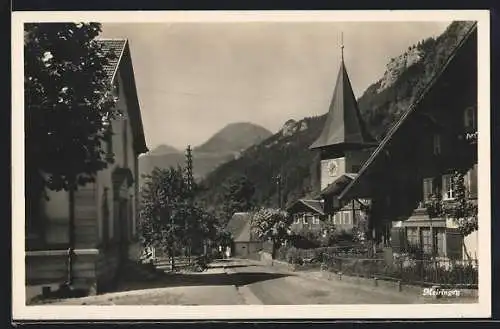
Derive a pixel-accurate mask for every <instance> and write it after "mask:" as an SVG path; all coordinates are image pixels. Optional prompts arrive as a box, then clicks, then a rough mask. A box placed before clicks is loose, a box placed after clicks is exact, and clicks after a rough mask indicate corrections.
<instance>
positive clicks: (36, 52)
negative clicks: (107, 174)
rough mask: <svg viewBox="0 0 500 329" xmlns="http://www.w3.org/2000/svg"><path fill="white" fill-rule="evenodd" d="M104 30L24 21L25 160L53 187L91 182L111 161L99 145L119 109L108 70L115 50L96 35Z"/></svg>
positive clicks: (54, 188)
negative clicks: (105, 46) (108, 49)
mask: <svg viewBox="0 0 500 329" xmlns="http://www.w3.org/2000/svg"><path fill="white" fill-rule="evenodd" d="M100 31H101V26H100V24H98V23H88V24H83V23H80V24H74V23H42V24H26V28H25V43H24V70H25V80H24V86H25V118H26V120H25V122H26V163H27V169H28V171H29V174H31V175H32V176H33V175H37V174H38V173H40V172H42V173H44V175H43V176H41V177H42V178H41V179H42V183H43V185H44V186H46V187H48V188H49V189H52V190H61V189H65V190H69V189H70V187H72V186H70V185H74V184H75V183H78V184H85V183H87V182H89V181H92V180H93V179H94V176H95V173H96V172H97V171H99V170H101V169H103V168H105V167H106V166H107V165H108V161H109V159H108V158H107V157H106V156H105V152H104V151H103V150H102V148H101V145H102V143H103V142H104V141H106V139H107V138H108V137H109V129H108V127H109V122H110V120H112V119H113V118H115V117H116V116H117V115H118V114H119V111H118V110H117V109H116V108H115V107H114V105H115V102H116V98H115V96H114V95H113V90H112V86H111V84H110V80H109V77H108V76H107V74H106V71H105V66H106V65H107V64H108V63H109V60H110V59H112V58H113V56H114V55H113V54H110V53H105V52H103V50H102V49H101V46H100V44H99V43H98V42H96V41H95V40H94V39H95V37H97V36H98V34H99V33H100ZM75 176H77V177H76V178H77V181H76V182H75Z"/></svg>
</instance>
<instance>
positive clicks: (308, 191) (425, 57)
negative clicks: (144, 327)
mask: <svg viewBox="0 0 500 329" xmlns="http://www.w3.org/2000/svg"><path fill="white" fill-rule="evenodd" d="M471 24H472V22H453V23H452V24H451V25H449V26H448V28H447V29H446V30H445V31H444V32H443V33H442V34H441V35H440V36H439V37H437V38H427V39H425V40H422V41H421V42H419V43H418V44H416V45H411V46H410V47H408V49H407V50H405V51H404V52H403V53H402V54H401V55H400V56H398V57H396V58H393V59H392V60H391V61H390V62H389V63H388V64H387V69H386V72H385V74H384V75H383V77H381V78H380V79H379V80H378V81H376V82H375V83H373V84H372V85H371V86H370V87H368V88H367V90H366V91H365V92H364V93H363V95H362V96H361V97H360V98H359V99H358V106H359V109H360V112H361V115H362V116H363V118H364V120H365V122H366V124H367V128H368V129H369V131H370V132H371V133H372V135H374V136H375V137H376V138H377V139H378V140H381V139H382V138H383V137H384V135H385V134H386V132H387V130H388V129H389V127H391V126H392V125H393V124H394V123H395V121H396V120H398V119H399V117H400V115H401V114H402V113H403V112H404V111H405V110H406V109H407V108H408V106H409V105H410V104H411V103H412V102H413V101H414V99H415V98H416V97H417V95H418V94H419V93H420V91H421V90H422V89H423V87H424V86H425V85H426V84H427V83H428V82H429V80H430V79H431V77H432V76H433V74H434V73H435V72H437V70H438V69H439V68H440V67H441V66H442V65H443V64H444V62H445V61H446V59H447V58H448V56H449V55H450V54H451V52H452V51H453V49H454V47H455V46H456V45H457V44H458V43H459V42H460V40H461V39H462V38H463V36H464V34H465V33H466V32H467V31H468V30H469V28H470V26H471ZM331 87H332V90H333V88H334V86H331ZM325 110H326V109H325ZM325 118H326V115H322V116H318V117H309V118H304V119H302V120H300V121H294V120H289V121H287V122H286V123H285V124H284V126H283V128H282V129H281V130H280V131H279V132H278V133H276V134H275V135H273V136H271V137H270V138H268V139H266V140H265V141H263V142H262V143H260V144H256V145H254V146H252V147H250V148H248V149H247V150H246V151H245V152H243V153H242V155H241V157H239V158H238V159H234V160H232V161H229V162H226V163H224V164H222V165H221V166H219V167H218V168H217V169H216V170H214V171H212V172H211V173H210V174H209V175H208V176H207V177H206V178H205V179H204V180H203V181H202V182H201V185H202V187H203V192H202V193H200V195H199V200H200V201H202V202H204V203H205V204H206V205H207V206H208V207H210V208H216V209H217V208H218V207H219V206H220V204H222V202H223V199H224V197H223V195H224V188H225V187H224V186H225V185H226V184H227V183H228V181H229V180H230V179H231V178H232V177H237V176H241V175H245V176H246V177H247V178H248V180H250V181H251V182H252V183H253V184H254V185H255V193H254V196H253V201H254V202H255V203H257V204H259V205H263V206H277V205H278V190H277V184H276V180H275V179H274V177H276V176H277V175H278V174H279V175H280V176H281V177H282V179H281V180H282V188H281V191H282V195H283V201H284V203H290V202H293V201H295V200H296V199H298V198H302V197H308V196H311V195H314V194H317V193H318V192H319V188H320V187H319V185H320V184H319V179H320V176H319V154H318V152H314V151H311V150H309V146H310V145H311V144H312V143H313V142H314V140H316V138H317V137H318V136H319V134H320V133H321V131H322V129H323V124H324V121H325Z"/></svg>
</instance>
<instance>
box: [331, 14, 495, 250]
mask: <svg viewBox="0 0 500 329" xmlns="http://www.w3.org/2000/svg"><path fill="white" fill-rule="evenodd" d="M476 63H477V29H476V24H475V23H471V26H470V29H469V30H468V31H467V33H466V34H465V36H464V37H463V38H462V39H461V40H460V41H459V42H458V44H457V45H456V46H455V47H454V49H453V50H452V52H451V55H450V56H449V57H448V58H446V59H445V60H444V62H443V65H442V68H441V69H440V70H438V72H437V73H436V74H435V76H434V77H433V78H432V79H431V80H430V82H429V83H428V85H427V86H426V87H425V88H424V89H423V91H422V92H421V94H420V95H418V97H417V98H416V100H415V101H414V103H413V104H412V105H411V106H410V107H409V108H408V110H407V111H406V112H404V113H403V115H402V116H401V118H400V119H399V120H398V121H397V122H396V124H395V125H394V126H393V127H392V128H391V129H390V130H389V131H388V133H387V134H386V136H385V137H384V139H383V140H382V141H381V143H380V145H379V146H378V148H377V149H376V150H375V151H374V152H373V154H372V155H371V156H370V158H369V159H368V160H367V161H366V163H365V164H364V165H363V167H362V168H361V170H360V171H359V173H358V175H357V176H356V177H354V179H352V180H351V181H350V182H349V184H348V185H347V186H346V187H345V188H344V190H343V191H342V193H341V195H340V199H341V200H350V199H353V198H367V199H370V200H371V215H370V216H371V222H372V223H373V229H374V231H375V234H376V239H377V241H378V242H380V243H383V244H384V245H386V246H392V248H393V251H394V252H401V251H404V248H405V246H408V245H410V244H413V245H418V246H420V247H421V248H422V249H423V252H424V253H427V254H433V255H435V256H438V257H444V258H448V259H449V258H453V259H461V258H475V259H477V247H478V236H477V231H476V232H473V233H472V234H470V235H467V236H466V237H463V236H462V235H461V234H460V233H459V232H458V230H457V224H456V223H454V222H453V221H452V220H451V219H450V218H446V217H437V218H434V217H435V216H431V214H429V211H428V210H429V208H428V206H427V205H428V204H429V203H428V201H429V199H430V198H431V196H432V195H436V196H438V197H440V198H441V199H442V200H443V201H444V202H445V203H453V201H454V198H455V196H454V195H453V188H452V183H451V178H452V173H453V172H454V170H460V171H462V172H465V173H466V175H465V185H466V187H467V192H468V198H469V200H470V202H476V204H477V196H478V190H477V170H478V167H477V166H478V158H477V155H478V149H477V97H478V95H477V92H478V85H477V65H476ZM485 110H486V109H485Z"/></svg>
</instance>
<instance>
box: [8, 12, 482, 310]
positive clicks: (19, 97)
mask: <svg viewBox="0 0 500 329" xmlns="http://www.w3.org/2000/svg"><path fill="white" fill-rule="evenodd" d="M451 20H474V21H477V22H478V48H479V49H478V50H479V51H478V74H479V76H478V90H479V94H478V95H479V96H478V97H479V100H478V108H479V120H478V122H479V144H478V145H479V154H478V159H479V160H478V167H479V173H481V174H480V175H478V176H479V186H480V191H479V221H480V223H479V232H478V234H479V241H481V243H480V245H479V257H478V258H479V302H478V303H477V304H440V305H439V306H438V307H436V305H432V304H408V305H394V304H386V305H286V306H273V305H265V306H264V305H234V306H141V307H138V306H90V305H89V306H87V305H86V306H51V305H50V306H49V305H44V306H26V305H25V286H24V282H25V263H24V253H25V252H24V218H25V214H24V143H23V141H24V118H23V113H24V111H23V110H22V109H23V106H24V105H23V103H24V99H23V76H24V73H23V42H22V40H23V23H25V22H55V21H94V22H101V23H112V22H114V23H119V22H121V23H142V22H148V23H151V22H162V23H165V22H204V23H206V22H214V23H215V22H243V21H245V22H258V21H262V22H263V21H279V22H320V21H321V22H339V21H342V22H361V21H363V22H375V21H406V22H417V21H451ZM489 24H490V22H489V11H487V10H472V11H470V10H441V11H439V10H432V11H427V10H415V11H390V10H384V11H382V10H381V11H366V10H364V11H271V12H270V11H267V12H265V11H245V12H237V11H206V12H202V11H189V12H188V11H176V12H173V11H170V12H168V11H164V12H146V11H128V12H125V11H114V12H83V11H82V12H14V13H13V14H12V41H11V42H12V109H13V110H12V161H13V165H12V202H13V207H12V218H13V220H12V265H13V266H12V268H13V271H12V279H13V281H12V292H13V296H12V302H13V304H12V306H13V307H12V310H13V314H12V315H13V319H15V320H23V319H24V320H76V319H88V320H98V319H99V320H101V319H109V320H113V319H116V320H132V319H141V320H146V319H155V320H159V319H176V320H181V319H193V320H205V319H347V318H357V319H366V318H372V319H416V318H421V319H425V318H470V317H475V318H480V317H489V316H490V315H491V263H490V260H491V254H490V250H491V241H490V240H491V239H490V232H491V226H490V222H491V212H490V209H491V208H490V205H491V195H490V191H491V189H490V130H489V128H490V36H489V32H490V27H489Z"/></svg>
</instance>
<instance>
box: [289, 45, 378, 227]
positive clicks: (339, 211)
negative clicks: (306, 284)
mask: <svg viewBox="0 0 500 329" xmlns="http://www.w3.org/2000/svg"><path fill="white" fill-rule="evenodd" d="M376 146H377V141H376V140H375V139H374V138H373V137H372V136H371V135H370V133H369V132H368V130H367V128H366V125H365V123H364V121H363V118H362V117H361V113H360V111H359V108H358V104H357V101H356V98H355V96H354V92H353V90H352V86H351V82H350V80H349V76H348V74H347V69H346V67H345V63H344V56H343V46H342V56H341V62H340V69H339V72H338V75H337V81H336V85H335V88H334V91H333V97H332V100H331V103H330V107H329V111H328V114H327V117H326V121H325V124H324V127H323V130H322V132H321V134H320V135H319V137H318V138H317V140H316V141H315V142H314V143H313V144H312V145H311V146H310V149H311V150H317V151H319V152H320V176H321V177H320V185H321V192H320V193H319V196H318V197H317V198H316V200H315V206H314V207H313V209H311V210H310V211H305V212H304V211H299V212H297V211H298V209H297V207H298V205H300V204H303V205H304V206H305V205H307V204H310V203H311V201H308V200H298V201H297V202H296V203H294V204H293V205H292V207H291V208H290V209H289V211H290V212H291V213H292V216H294V215H295V216H296V215H298V216H302V217H307V216H309V217H312V218H315V216H316V217H318V216H319V215H320V217H321V220H323V221H324V220H328V221H331V222H332V223H333V224H335V227H336V228H337V230H338V231H346V232H350V231H352V229H353V227H354V226H355V225H357V223H358V221H359V218H360V216H361V215H362V212H363V209H362V208H363V205H364V203H362V202H363V201H361V200H357V199H353V200H349V201H341V200H340V199H339V198H338V196H339V195H340V193H341V192H342V191H343V189H344V188H345V187H346V186H347V185H348V184H349V183H350V182H351V181H352V180H353V179H354V178H355V177H356V175H357V172H358V171H359V170H360V169H361V166H362V165H363V163H364V162H365V161H366V159H368V157H369V156H370V153H371V151H372V150H373V149H374V148H375V147H376ZM302 208H304V207H303V206H302ZM309 208H311V207H309ZM318 210H319V211H318Z"/></svg>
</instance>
